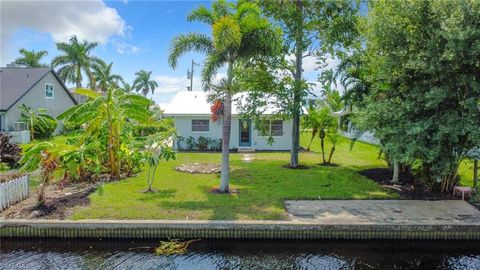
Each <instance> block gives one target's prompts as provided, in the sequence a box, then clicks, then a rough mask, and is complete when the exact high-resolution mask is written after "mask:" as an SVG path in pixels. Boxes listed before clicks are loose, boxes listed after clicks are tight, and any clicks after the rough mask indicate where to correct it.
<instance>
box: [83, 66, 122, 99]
mask: <svg viewBox="0 0 480 270" xmlns="http://www.w3.org/2000/svg"><path fill="white" fill-rule="evenodd" d="M112 65H113V63H110V64H108V65H107V64H106V63H100V64H98V65H94V66H93V67H92V69H93V77H94V78H95V83H96V84H97V85H96V86H97V87H96V90H97V91H99V92H103V93H105V92H107V89H108V87H110V86H113V87H115V88H118V87H119V84H120V83H121V82H123V79H122V76H120V75H117V74H112ZM90 87H91V88H92V86H90ZM92 89H93V88H92Z"/></svg>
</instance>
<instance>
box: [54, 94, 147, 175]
mask: <svg viewBox="0 0 480 270" xmlns="http://www.w3.org/2000/svg"><path fill="white" fill-rule="evenodd" d="M75 92H76V93H77V94H80V95H84V96H87V97H88V98H89V100H88V101H87V102H85V103H82V104H80V105H77V106H75V107H72V108H70V109H68V110H67V111H65V112H64V113H62V114H61V115H59V116H58V119H60V120H64V121H65V123H66V124H73V125H83V124H86V128H85V132H84V133H83V135H82V141H85V140H88V139H91V137H94V136H100V135H101V134H105V137H106V138H107V145H106V149H107V155H108V157H107V160H108V167H109V170H110V177H111V178H112V179H118V178H119V177H120V165H121V164H120V157H119V153H120V147H121V145H122V143H124V142H125V140H127V139H128V138H127V137H128V136H127V135H125V134H126V132H124V131H125V127H126V126H127V125H131V123H132V121H133V122H134V123H144V122H147V121H148V120H149V119H150V117H151V112H150V111H149V110H148V108H149V106H150V104H151V101H150V100H148V99H146V98H144V97H142V96H140V95H137V94H129V93H125V92H124V91H122V90H120V89H114V88H113V87H109V88H108V89H107V92H106V95H101V94H99V93H97V92H94V91H92V90H90V89H77V90H75Z"/></svg>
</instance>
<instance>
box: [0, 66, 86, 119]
mask: <svg viewBox="0 0 480 270" xmlns="http://www.w3.org/2000/svg"><path fill="white" fill-rule="evenodd" d="M49 72H52V73H53V75H54V76H55V77H56V79H57V80H58V81H59V82H60V84H61V85H62V86H63V88H64V90H65V91H66V92H67V93H68V95H69V96H70V98H71V99H72V100H73V102H74V103H75V104H77V101H76V100H75V98H74V97H73V96H72V94H71V93H70V91H68V88H67V87H66V86H65V84H64V83H63V81H62V80H61V79H60V78H59V77H58V75H57V74H56V73H55V72H54V71H53V70H52V69H50V68H48V67H39V68H23V67H22V68H21V67H7V68H0V111H6V110H8V109H10V108H11V107H12V106H13V105H14V104H15V103H16V102H17V101H18V100H19V99H20V98H22V97H23V96H24V95H25V94H26V93H27V92H28V91H30V89H32V88H33V87H34V86H35V85H36V84H37V83H38V81H40V80H41V79H43V78H44V77H45V76H46V75H47V74H48V73H49Z"/></svg>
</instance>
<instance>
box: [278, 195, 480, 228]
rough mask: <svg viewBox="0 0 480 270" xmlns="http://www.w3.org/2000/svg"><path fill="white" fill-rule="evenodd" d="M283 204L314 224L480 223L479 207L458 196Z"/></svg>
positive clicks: (291, 214) (292, 215) (292, 214)
mask: <svg viewBox="0 0 480 270" xmlns="http://www.w3.org/2000/svg"><path fill="white" fill-rule="evenodd" d="M285 208H286V210H287V212H288V213H289V217H290V218H291V220H292V221H303V222H311V223H317V224H375V225H385V224H399V225H400V224H408V225H479V224H480V211H479V210H477V209H476V208H475V207H473V206H472V205H470V204H468V203H467V202H465V201H460V200H444V201H420V200H295V201H293V200H288V201H285Z"/></svg>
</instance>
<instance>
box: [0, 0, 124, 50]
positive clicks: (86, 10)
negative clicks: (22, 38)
mask: <svg viewBox="0 0 480 270" xmlns="http://www.w3.org/2000/svg"><path fill="white" fill-rule="evenodd" d="M0 10H1V11H0V15H1V16H0V17H1V28H0V33H1V36H0V38H1V44H0V46H2V54H3V53H5V52H6V51H7V50H6V46H7V41H8V39H9V37H10V36H11V35H13V34H14V33H15V32H16V31H17V30H20V29H32V30H35V31H38V32H40V33H48V34H50V35H51V37H52V38H53V40H54V41H56V42H58V41H66V40H68V39H69V38H70V37H71V36H72V35H77V37H78V38H79V39H88V40H89V41H95V42H99V43H100V44H105V43H107V41H108V39H109V38H110V37H111V36H124V35H125V32H126V31H127V30H128V29H127V24H126V22H125V21H124V20H123V19H122V18H121V17H120V15H119V14H118V12H117V10H116V9H114V8H111V7H107V6H106V5H105V3H104V2H103V1H102V0H83V1H40V0H30V1H9V0H6V1H3V0H2V1H0Z"/></svg>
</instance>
